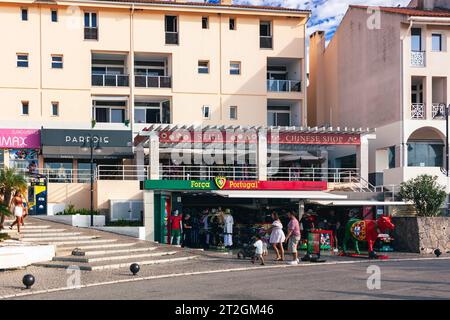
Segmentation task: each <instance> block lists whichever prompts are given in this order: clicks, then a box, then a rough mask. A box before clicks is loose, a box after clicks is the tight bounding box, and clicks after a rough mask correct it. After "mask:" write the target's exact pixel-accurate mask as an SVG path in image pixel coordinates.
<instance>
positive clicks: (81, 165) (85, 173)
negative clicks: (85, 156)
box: [77, 160, 97, 183]
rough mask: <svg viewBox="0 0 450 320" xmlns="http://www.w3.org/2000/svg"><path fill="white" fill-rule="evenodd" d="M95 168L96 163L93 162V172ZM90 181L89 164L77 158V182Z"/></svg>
mask: <svg viewBox="0 0 450 320" xmlns="http://www.w3.org/2000/svg"><path fill="white" fill-rule="evenodd" d="M96 170H97V164H96V163H95V162H94V172H95V171H96ZM90 181H91V164H90V163H89V162H82V161H80V160H78V167H77V182H79V183H88V182H90Z"/></svg>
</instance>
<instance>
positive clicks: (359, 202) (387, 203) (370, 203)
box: [308, 200, 411, 206]
mask: <svg viewBox="0 0 450 320" xmlns="http://www.w3.org/2000/svg"><path fill="white" fill-rule="evenodd" d="M308 202H310V203H315V204H320V205H322V206H408V205H411V203H408V202H403V201H370V200H336V201H335V200H328V201H327V200H317V201H316V200H313V201H308Z"/></svg>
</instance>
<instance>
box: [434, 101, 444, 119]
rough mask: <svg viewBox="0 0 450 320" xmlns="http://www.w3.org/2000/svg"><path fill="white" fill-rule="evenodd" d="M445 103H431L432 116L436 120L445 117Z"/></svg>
mask: <svg viewBox="0 0 450 320" xmlns="http://www.w3.org/2000/svg"><path fill="white" fill-rule="evenodd" d="M445 106H446V104H445V103H433V104H432V105H431V116H432V117H433V119H434V120H442V119H445Z"/></svg>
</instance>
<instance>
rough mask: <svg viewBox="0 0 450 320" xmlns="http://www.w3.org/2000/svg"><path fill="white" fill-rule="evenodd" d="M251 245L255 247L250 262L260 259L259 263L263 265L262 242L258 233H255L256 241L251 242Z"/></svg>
mask: <svg viewBox="0 0 450 320" xmlns="http://www.w3.org/2000/svg"><path fill="white" fill-rule="evenodd" d="M253 246H254V247H255V248H256V249H255V255H254V256H253V257H252V263H253V264H254V263H255V261H256V260H258V259H259V260H260V261H261V265H262V266H263V265H264V264H265V263H264V257H263V242H262V240H261V236H260V235H259V234H258V235H256V241H255V243H254V244H253Z"/></svg>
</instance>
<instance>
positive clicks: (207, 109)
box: [202, 106, 211, 119]
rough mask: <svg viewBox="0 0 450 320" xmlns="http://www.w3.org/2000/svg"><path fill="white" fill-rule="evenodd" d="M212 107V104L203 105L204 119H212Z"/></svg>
mask: <svg viewBox="0 0 450 320" xmlns="http://www.w3.org/2000/svg"><path fill="white" fill-rule="evenodd" d="M210 109H211V107H210V106H203V107H202V115H203V119H210V118H211V112H210Z"/></svg>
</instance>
